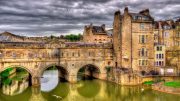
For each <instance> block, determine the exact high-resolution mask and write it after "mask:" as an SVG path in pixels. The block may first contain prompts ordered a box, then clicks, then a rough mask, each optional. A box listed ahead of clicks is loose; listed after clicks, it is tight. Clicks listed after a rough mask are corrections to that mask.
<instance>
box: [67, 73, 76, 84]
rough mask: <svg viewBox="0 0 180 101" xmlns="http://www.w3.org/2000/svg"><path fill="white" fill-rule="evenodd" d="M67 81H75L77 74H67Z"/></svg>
mask: <svg viewBox="0 0 180 101" xmlns="http://www.w3.org/2000/svg"><path fill="white" fill-rule="evenodd" d="M68 81H69V83H77V75H69V78H68Z"/></svg>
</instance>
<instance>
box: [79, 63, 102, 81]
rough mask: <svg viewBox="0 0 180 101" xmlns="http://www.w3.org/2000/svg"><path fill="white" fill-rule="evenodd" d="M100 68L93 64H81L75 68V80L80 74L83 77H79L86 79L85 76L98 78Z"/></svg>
mask: <svg viewBox="0 0 180 101" xmlns="http://www.w3.org/2000/svg"><path fill="white" fill-rule="evenodd" d="M101 72H102V71H101V69H100V68H99V67H98V66H96V65H94V64H86V65H82V66H81V67H79V68H78V69H77V73H76V74H77V80H79V79H80V76H81V77H83V78H81V79H86V77H87V78H88V79H89V77H90V79H92V78H98V79H99V78H100V74H101Z"/></svg>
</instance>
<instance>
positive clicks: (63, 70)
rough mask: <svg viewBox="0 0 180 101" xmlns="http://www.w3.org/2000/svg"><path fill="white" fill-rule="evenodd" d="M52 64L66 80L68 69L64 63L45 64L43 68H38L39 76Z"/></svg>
mask: <svg viewBox="0 0 180 101" xmlns="http://www.w3.org/2000/svg"><path fill="white" fill-rule="evenodd" d="M53 66H55V67H56V68H57V69H58V72H59V73H60V74H61V76H64V78H65V79H66V80H67V81H68V76H69V71H68V70H67V68H66V67H65V66H64V65H57V64H50V65H46V66H45V67H44V68H42V69H41V70H40V73H39V77H42V75H43V73H44V71H45V70H47V69H48V68H51V67H53Z"/></svg>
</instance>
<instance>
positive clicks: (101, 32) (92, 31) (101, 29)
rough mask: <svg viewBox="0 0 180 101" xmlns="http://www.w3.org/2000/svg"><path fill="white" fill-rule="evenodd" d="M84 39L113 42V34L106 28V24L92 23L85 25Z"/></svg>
mask: <svg viewBox="0 0 180 101" xmlns="http://www.w3.org/2000/svg"><path fill="white" fill-rule="evenodd" d="M83 41H84V42H87V43H109V42H112V36H111V35H110V34H108V32H107V31H106V29H105V24H103V25H101V26H94V25H93V24H90V25H89V26H85V27H84V32H83Z"/></svg>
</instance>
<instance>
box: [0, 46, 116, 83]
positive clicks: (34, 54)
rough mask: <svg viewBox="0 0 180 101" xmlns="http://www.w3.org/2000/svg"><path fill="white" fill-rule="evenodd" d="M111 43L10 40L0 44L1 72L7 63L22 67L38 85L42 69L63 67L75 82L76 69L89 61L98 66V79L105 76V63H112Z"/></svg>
mask: <svg viewBox="0 0 180 101" xmlns="http://www.w3.org/2000/svg"><path fill="white" fill-rule="evenodd" d="M112 53H113V52H112V47H111V46H104V45H103V46H102V45H100V46H97V45H96V46H94V45H91V46H87V45H84V46H81V47H80V46H76V45H75V46H72V45H71V46H69V45H66V46H64V47H62V46H61V47H58V48H57V46H56V47H50V46H48V47H45V46H41V47H36V46H31V47H30V46H29V45H27V44H25V45H20V46H16V45H13V44H12V43H11V44H10V46H9V44H7V45H4V46H2V44H1V47H0V72H2V71H4V70H6V69H7V68H10V67H12V68H13V67H21V68H24V69H25V70H27V71H28V72H29V73H30V74H31V76H32V85H34V86H35V85H39V84H40V78H41V77H42V74H43V72H44V71H45V70H46V69H47V68H49V67H51V66H57V67H60V68H59V70H65V72H66V73H67V75H66V79H67V80H68V81H69V82H71V83H75V82H76V81H77V73H78V71H79V69H81V68H82V67H84V66H88V65H92V66H94V67H95V68H97V69H98V70H99V72H100V73H99V79H106V69H105V67H106V66H113V65H114V63H113V54H112Z"/></svg>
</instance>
